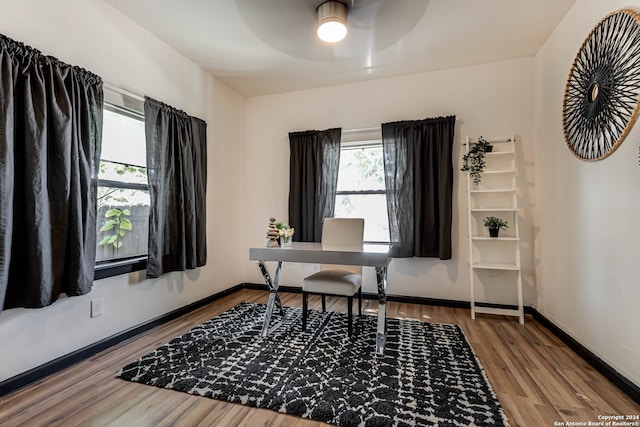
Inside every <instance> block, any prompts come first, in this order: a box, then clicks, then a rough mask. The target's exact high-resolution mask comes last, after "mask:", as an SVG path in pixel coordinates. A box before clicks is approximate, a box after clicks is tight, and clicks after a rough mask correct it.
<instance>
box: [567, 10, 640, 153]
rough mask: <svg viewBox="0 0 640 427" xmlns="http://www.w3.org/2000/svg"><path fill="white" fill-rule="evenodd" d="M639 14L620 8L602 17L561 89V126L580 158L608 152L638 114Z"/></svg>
mask: <svg viewBox="0 0 640 427" xmlns="http://www.w3.org/2000/svg"><path fill="white" fill-rule="evenodd" d="M639 100H640V15H639V14H638V13H637V12H635V11H633V10H631V9H620V10H618V11H615V12H613V13H610V14H609V15H607V16H605V17H604V18H603V19H602V20H601V21H600V22H599V23H598V24H597V25H596V26H595V27H594V28H593V30H591V33H590V34H589V35H588V36H587V38H586V39H585V40H584V42H583V43H582V46H580V50H578V53H577V55H576V58H575V60H574V61H573V65H572V66H571V71H570V72H569V78H568V80H567V85H566V88H565V92H564V101H563V108H562V128H563V131H564V139H565V141H566V143H567V146H568V147H569V150H570V151H571V152H572V153H573V154H574V155H575V156H576V157H577V158H579V159H580V160H584V161H595V160H601V159H604V158H605V157H607V156H609V155H611V154H612V153H613V152H614V151H615V150H616V148H618V146H619V145H620V143H622V141H623V140H624V138H625V137H626V136H627V134H628V133H629V131H630V130H631V127H632V126H633V123H634V122H635V120H636V118H637V116H638V101H639Z"/></svg>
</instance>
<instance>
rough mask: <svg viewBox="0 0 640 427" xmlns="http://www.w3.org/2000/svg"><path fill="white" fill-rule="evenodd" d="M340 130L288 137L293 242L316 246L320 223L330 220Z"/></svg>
mask: <svg viewBox="0 0 640 427" xmlns="http://www.w3.org/2000/svg"><path fill="white" fill-rule="evenodd" d="M341 133H342V130H341V129H339V128H336V129H327V130H323V131H317V130H310V131H305V132H292V133H289V148H290V156H291V157H290V162H289V225H290V226H291V227H293V228H295V229H296V233H295V235H294V236H293V240H295V241H298V242H320V240H321V238H322V220H323V219H324V218H327V217H333V210H334V207H335V203H336V187H337V185H338V166H339V163H340V136H341Z"/></svg>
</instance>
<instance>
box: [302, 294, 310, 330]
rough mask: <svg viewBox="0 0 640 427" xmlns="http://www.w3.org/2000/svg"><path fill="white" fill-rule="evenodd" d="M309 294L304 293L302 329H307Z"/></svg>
mask: <svg viewBox="0 0 640 427" xmlns="http://www.w3.org/2000/svg"><path fill="white" fill-rule="evenodd" d="M308 296H309V294H307V293H306V292H303V293H302V331H306V330H307V297H308Z"/></svg>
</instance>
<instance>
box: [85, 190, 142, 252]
mask: <svg viewBox="0 0 640 427" xmlns="http://www.w3.org/2000/svg"><path fill="white" fill-rule="evenodd" d="M97 218H98V221H97V223H98V239H97V248H96V262H99V261H110V260H115V259H118V258H126V257H131V256H138V255H145V254H146V253H147V249H148V248H147V243H148V235H149V192H148V191H141V190H128V189H123V188H111V187H98V215H97Z"/></svg>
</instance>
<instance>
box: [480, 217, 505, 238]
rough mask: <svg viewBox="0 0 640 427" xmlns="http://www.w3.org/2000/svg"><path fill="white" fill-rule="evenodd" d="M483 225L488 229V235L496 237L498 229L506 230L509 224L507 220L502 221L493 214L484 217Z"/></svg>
mask: <svg viewBox="0 0 640 427" xmlns="http://www.w3.org/2000/svg"><path fill="white" fill-rule="evenodd" d="M484 226H485V227H487V228H488V229H489V236H491V237H498V233H499V232H500V229H501V228H502V229H503V230H506V229H507V228H509V224H507V221H504V220H503V219H501V218H497V217H495V216H488V217H486V218H485V219H484Z"/></svg>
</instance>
